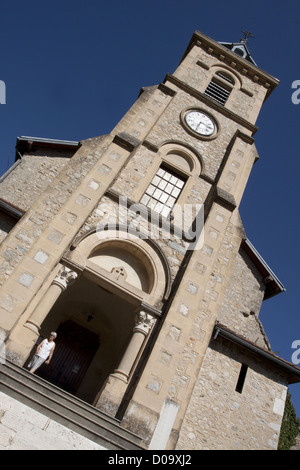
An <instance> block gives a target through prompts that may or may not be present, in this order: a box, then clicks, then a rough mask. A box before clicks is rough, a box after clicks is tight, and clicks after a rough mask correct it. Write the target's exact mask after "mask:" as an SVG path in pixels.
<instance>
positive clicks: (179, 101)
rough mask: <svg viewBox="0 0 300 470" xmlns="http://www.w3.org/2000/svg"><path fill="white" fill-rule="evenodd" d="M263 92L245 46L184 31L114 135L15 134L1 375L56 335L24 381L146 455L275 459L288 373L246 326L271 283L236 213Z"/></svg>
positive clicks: (0, 315) (269, 81)
mask: <svg viewBox="0 0 300 470" xmlns="http://www.w3.org/2000/svg"><path fill="white" fill-rule="evenodd" d="M277 85H278V80H277V79H275V78H274V77H272V76H270V75H269V74H267V73H266V72H264V71H263V70H261V69H260V68H259V67H258V66H257V65H256V64H255V62H254V60H253V58H252V57H251V55H250V53H249V50H248V48H247V43H246V41H245V40H242V41H240V42H239V43H218V42H216V41H214V40H212V39H210V38H208V37H207V36H205V35H203V34H202V33H200V32H198V31H196V32H195V33H194V34H193V36H192V38H191V41H190V43H189V44H188V46H187V49H186V52H185V54H184V56H183V58H182V60H181V62H180V64H179V66H178V67H177V69H176V70H175V72H174V73H173V74H168V75H167V76H166V78H165V80H164V81H163V82H162V83H161V84H159V85H156V86H153V87H148V88H143V89H142V90H141V92H140V95H139V97H138V99H137V100H136V102H135V103H134V104H133V106H132V107H131V108H130V110H129V111H128V112H127V114H126V115H125V116H124V117H123V119H122V120H121V121H120V122H119V123H118V124H117V126H116V127H115V128H114V129H113V130H112V132H111V133H110V134H108V135H103V136H99V137H95V138H91V139H88V140H84V141H81V142H73V141H71V142H70V141H61V140H59V141H55V140H51V139H50V140H49V139H44V138H33V137H20V138H18V139H17V144H16V162H15V164H14V165H13V167H12V168H11V169H10V170H9V171H8V172H7V173H6V174H5V175H3V177H2V178H1V183H0V209H1V227H0V229H1V230H0V236H1V244H0V258H1V259H0V266H1V271H0V281H1V286H2V287H1V299H0V328H1V331H2V332H3V335H4V338H5V340H4V344H5V359H6V360H5V361H4V364H2V367H4V368H5V367H8V364H11V365H14V367H15V370H16V371H18V368H19V370H20V374H21V371H22V374H28V372H26V366H27V364H28V361H29V359H30V358H31V357H32V354H33V352H34V350H35V348H36V344H37V343H38V342H39V341H40V340H41V338H45V337H48V335H49V333H50V332H51V331H55V332H57V340H56V350H55V354H54V355H53V359H52V360H51V363H50V365H48V366H42V367H41V369H40V370H39V371H37V373H36V377H40V379H41V381H46V382H47V383H49V384H52V385H53V387H56V388H59V389H61V390H64V391H65V392H67V393H68V394H69V395H71V396H74V397H76V398H78V399H79V400H81V401H82V402H84V403H88V404H89V405H90V406H92V407H93V408H95V409H97V410H100V411H101V412H102V413H103V414H104V415H106V416H109V417H112V418H114V419H117V420H118V421H119V422H120V426H121V427H123V428H124V429H126V430H128V432H130V433H134V434H135V435H138V436H139V437H140V439H141V447H142V448H143V449H154V450H158V449H168V450H172V449H176V450H186V449H191V450H198V449H199V450H200V449H254V450H255V449H276V448H277V444H278V438H279V433H280V427H281V421H282V416H283V410H284V405H285V398H286V393H287V387H288V385H289V384H290V383H295V382H298V381H299V380H300V369H299V368H297V367H295V366H294V365H293V364H290V363H288V362H286V361H285V360H283V359H281V358H280V357H278V356H277V355H275V354H274V353H273V352H272V350H271V346H270V344H269V341H268V339H267V337H266V334H265V332H264V329H263V325H262V324H261V322H260V320H259V311H260V308H261V305H262V302H263V301H264V300H266V299H268V298H269V297H272V296H274V295H278V294H280V293H281V292H283V291H284V287H283V285H282V283H281V282H280V281H279V279H278V278H277V277H276V275H275V274H274V273H273V272H272V270H271V269H270V267H269V266H268V265H267V263H266V262H265V261H264V259H263V258H262V257H261V255H260V254H259V253H258V252H257V250H256V249H255V247H254V246H253V245H252V244H251V242H250V241H249V240H248V239H247V235H246V233H245V230H244V227H243V223H242V221H241V217H240V214H239V204H240V201H241V198H242V196H243V192H244V190H245V187H246V184H247V180H248V178H249V175H250V172H251V169H252V166H253V165H254V163H255V162H256V161H257V159H258V154H257V150H256V147H255V140H254V135H255V133H256V131H257V127H256V125H255V122H256V119H257V116H258V114H259V111H260V109H261V106H262V105H263V103H264V101H265V100H266V99H268V98H269V96H270V95H271V93H272V91H273V90H274V88H275V87H276V86H277ZM16 373H17V372H16ZM24 380H25V379H24ZM36 380H38V379H36ZM1 390H2V392H1ZM0 392H1V393H2V394H3V395H2V396H3V397H4V396H5V397H6V398H5V400H6V401H7V399H11V400H17V401H18V403H22V398H21V396H19V395H18V394H17V393H15V395H13V394H12V393H10V391H9V387H8V386H7V385H4V384H2V383H1V388H0ZM9 397H10V398H9ZM0 398H1V396H0ZM30 403H31V402H30ZM30 403H29V404H27V405H28V406H30V407H33V408H34V405H33V404H30ZM27 405H26V406H27ZM39 406H42V404H39ZM0 409H1V400H0ZM38 412H39V413H41V415H47V410H46V409H41V408H39V410H38ZM64 425H65V426H66V428H67V427H68V425H67V424H64ZM0 445H1V443H0ZM104 448H105V446H104Z"/></svg>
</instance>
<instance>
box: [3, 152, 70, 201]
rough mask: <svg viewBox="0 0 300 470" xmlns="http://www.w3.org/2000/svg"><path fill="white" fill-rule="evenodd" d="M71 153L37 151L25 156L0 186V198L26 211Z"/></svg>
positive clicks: (66, 161)
mask: <svg viewBox="0 0 300 470" xmlns="http://www.w3.org/2000/svg"><path fill="white" fill-rule="evenodd" d="M72 154H73V153H72V152H67V151H54V150H50V149H47V151H46V150H44V149H37V150H36V151H35V152H33V153H32V154H29V153H28V154H25V155H24V156H23V158H22V161H21V162H20V164H19V165H18V166H17V167H16V168H15V169H14V170H13V171H12V172H11V173H10V174H8V175H7V177H6V178H5V179H4V180H3V181H2V183H1V184H0V198H2V199H4V200H6V201H7V202H9V203H11V204H14V205H15V206H17V207H19V208H20V209H23V210H28V209H29V208H30V207H31V206H32V204H33V203H34V202H35V201H36V200H37V198H38V197H39V196H40V195H41V194H42V192H43V191H45V190H46V188H47V187H48V186H49V184H50V183H51V182H52V181H53V179H54V178H55V177H56V176H57V175H58V173H59V172H60V171H61V170H62V169H63V167H64V166H65V165H66V163H68V161H69V159H70V158H71V157H72Z"/></svg>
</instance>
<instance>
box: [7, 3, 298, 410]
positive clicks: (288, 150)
mask: <svg viewBox="0 0 300 470" xmlns="http://www.w3.org/2000/svg"><path fill="white" fill-rule="evenodd" d="M0 18H1V29H0V51H1V56H0V57H1V66H0V80H2V81H4V82H5V84H6V104H5V105H2V104H1V105H0V123H1V125H0V173H1V174H3V173H4V172H5V171H6V170H7V169H8V168H9V167H10V166H11V165H12V163H13V162H14V147H15V143H16V138H17V136H21V135H27V136H35V137H44V138H52V139H66V140H82V139H86V138H89V137H94V136H98V135H102V134H106V133H109V132H110V131H111V129H112V128H113V127H114V126H115V124H116V123H117V122H118V121H119V120H120V118H121V117H122V116H123V115H124V114H125V112H126V111H127V110H128V109H129V107H130V106H131V105H132V104H133V102H134V101H135V99H136V98H137V96H138V93H139V90H140V88H141V87H143V86H150V85H155V84H158V83H160V82H162V81H163V79H164V77H165V75H166V74H167V73H169V72H170V73H172V72H173V71H174V70H175V69H176V67H177V65H178V63H179V61H180V59H181V57H182V55H183V53H184V51H185V48H186V47H187V45H188V42H189V40H190V38H191V36H192V34H193V32H194V31H195V30H199V31H201V32H203V33H204V34H206V35H207V36H209V37H211V38H213V39H215V40H217V41H224V42H231V41H232V42H235V41H238V40H239V39H240V38H241V37H242V34H241V31H242V30H250V31H251V32H252V34H253V35H254V38H253V39H250V40H249V49H250V51H251V53H252V56H253V58H254V60H255V61H256V63H257V65H258V66H259V67H260V68H262V69H263V70H265V71H266V72H268V73H270V74H271V75H273V76H275V77H276V78H278V79H279V80H280V85H279V86H278V87H277V89H276V90H275V91H274V93H273V94H272V95H271V97H270V98H269V99H268V100H267V102H266V103H265V105H264V106H263V109H262V111H261V113H260V116H259V119H258V121H257V125H258V127H259V131H258V132H257V134H256V136H255V139H256V145H257V148H258V151H259V154H260V160H259V161H258V162H257V163H256V164H255V166H254V168H253V171H252V174H251V177H250V180H249V184H248V186H247V189H246V191H245V194H244V198H243V201H242V205H241V214H242V218H243V222H244V226H245V229H246V233H247V236H248V238H249V239H250V240H251V242H252V243H253V244H254V246H255V247H256V249H257V250H258V251H259V252H260V254H261V255H262V256H263V258H264V259H265V261H266V262H267V263H268V264H269V265H270V267H271V268H272V270H273V271H274V272H275V273H276V275H277V276H278V277H279V279H280V281H281V282H282V283H283V284H284V286H285V287H286V292H285V293H283V294H280V295H279V296H276V297H275V298H273V299H269V300H267V301H265V302H264V304H263V307H262V310H261V314H260V319H261V321H262V322H263V325H264V327H265V330H266V333H267V335H268V337H269V340H270V342H271V345H272V348H273V350H274V351H275V352H277V353H278V354H279V355H280V356H281V357H283V358H284V359H286V360H288V361H291V357H292V353H293V352H294V350H293V349H292V347H291V345H292V343H293V341H295V340H299V341H300V316H299V301H298V291H299V278H298V271H299V269H298V268H299V263H300V259H299V250H298V242H297V240H298V236H299V228H300V225H299V192H298V189H299V169H300V164H299V159H300V152H299V148H300V139H299V134H300V133H299V123H300V104H299V105H295V104H293V103H292V100H291V96H292V93H293V91H294V90H292V88H291V87H292V83H293V81H295V80H300V25H299V22H300V20H299V18H300V3H299V1H296V0H289V1H288V2H285V3H284V2H282V1H280V0H265V1H263V2H262V1H257V0H253V1H251V2H241V1H235V0H233V1H230V0H228V1H227V2H224V1H221V0H214V2H207V1H202V0H185V1H178V0H173V1H170V0H159V1H158V0H152V1H151V2H145V1H143V0H140V1H137V0H128V1H121V0H116V1H114V0H111V1H110V2H108V1H105V2H104V1H95V0H85V1H82V0H80V1H79V0H73V1H70V0H60V1H57V0H51V1H43V0H39V1H34V0H27V1H26V2H24V1H16V0H10V1H9V2H4V1H2V2H1V6H0ZM299 96H300V94H299ZM299 358H300V354H299ZM290 392H291V394H292V400H293V403H294V406H295V409H296V412H297V415H298V416H299V417H300V384H299V385H293V386H291V387H290Z"/></svg>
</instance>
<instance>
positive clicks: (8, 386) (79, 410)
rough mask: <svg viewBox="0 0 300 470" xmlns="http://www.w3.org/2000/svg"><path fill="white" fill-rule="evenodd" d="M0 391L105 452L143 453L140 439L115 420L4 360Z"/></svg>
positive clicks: (1, 367)
mask: <svg viewBox="0 0 300 470" xmlns="http://www.w3.org/2000/svg"><path fill="white" fill-rule="evenodd" d="M0 390H1V391H2V392H3V393H6V394H7V395H9V396H11V397H13V398H15V399H17V400H19V401H21V402H22V403H24V404H25V405H27V406H30V407H31V408H33V409H35V410H36V411H39V412H40V413H42V414H44V415H46V416H48V417H49V418H50V419H53V420H55V421H57V422H59V423H60V424H62V425H64V426H66V427H67V428H69V429H71V430H73V431H74V432H77V433H78V434H81V435H83V436H84V437H86V438H88V439H90V440H91V441H93V442H96V443H98V444H100V445H102V446H103V447H105V448H107V449H109V450H143V448H142V447H141V438H140V437H139V436H137V435H136V434H134V433H131V432H130V431H128V430H127V429H125V428H124V427H122V426H121V424H120V421H118V420H117V419H115V418H112V417H111V416H109V415H106V414H105V413H103V412H101V411H100V410H98V409H97V408H95V407H93V406H92V405H90V404H88V403H86V402H84V401H82V400H80V399H78V398H77V397H75V396H73V395H71V394H69V393H68V392H65V391H64V390H62V389H60V388H58V387H56V386H54V385H52V384H51V383H49V382H47V381H46V380H44V379H42V378H40V377H38V376H35V375H32V374H30V373H29V372H28V371H27V370H25V369H23V368H21V367H19V366H17V365H15V364H13V363H11V362H10V361H7V360H6V361H5V364H0Z"/></svg>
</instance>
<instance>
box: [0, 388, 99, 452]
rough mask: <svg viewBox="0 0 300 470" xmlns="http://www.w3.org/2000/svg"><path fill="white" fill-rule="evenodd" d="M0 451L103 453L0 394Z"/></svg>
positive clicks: (64, 428) (41, 415)
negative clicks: (80, 451)
mask: <svg viewBox="0 0 300 470" xmlns="http://www.w3.org/2000/svg"><path fill="white" fill-rule="evenodd" d="M0 450H106V449H105V448H104V447H102V446H100V445H98V444H96V443H95V442H92V441H90V440H89V439H87V438H85V437H83V436H80V435H79V434H77V433H76V432H74V431H71V430H70V429H68V428H66V427H65V426H63V425H61V424H59V423H57V422H56V421H53V420H52V419H49V418H48V417H47V416H46V415H43V414H41V413H39V412H38V411H35V410H34V409H32V408H30V407H28V406H26V405H24V404H23V403H21V402H19V401H18V400H15V399H14V398H11V397H9V396H8V395H5V394H4V393H2V392H0Z"/></svg>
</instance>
